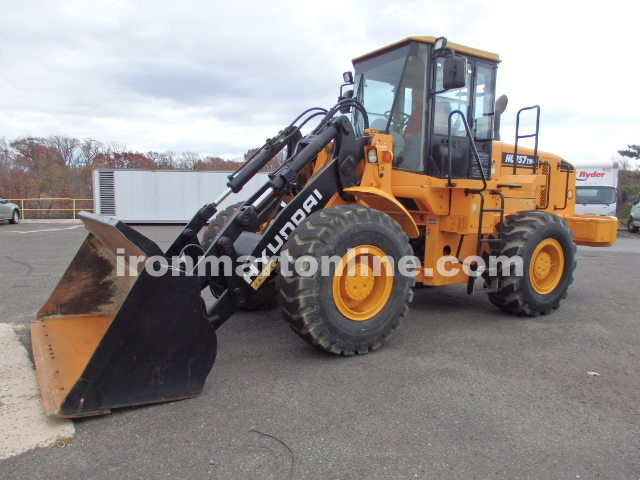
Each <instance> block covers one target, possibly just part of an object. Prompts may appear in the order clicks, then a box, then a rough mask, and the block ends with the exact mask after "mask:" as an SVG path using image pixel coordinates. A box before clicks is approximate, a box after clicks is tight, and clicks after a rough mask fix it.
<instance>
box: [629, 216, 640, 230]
mask: <svg viewBox="0 0 640 480" xmlns="http://www.w3.org/2000/svg"><path fill="white" fill-rule="evenodd" d="M627 229H628V230H629V232H631V233H638V230H640V227H636V226H634V225H633V217H629V222H628V223H627Z"/></svg>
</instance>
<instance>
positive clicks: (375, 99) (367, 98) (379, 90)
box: [354, 45, 409, 133]
mask: <svg viewBox="0 0 640 480" xmlns="http://www.w3.org/2000/svg"><path fill="white" fill-rule="evenodd" d="M408 49H409V45H407V46H405V47H403V48H398V49H396V50H391V51H390V52H387V53H383V54H382V55H377V56H375V57H373V58H368V59H366V60H363V61H362V62H358V63H357V64H356V76H357V80H358V86H357V90H356V92H357V94H356V99H357V100H358V101H359V102H360V103H362V104H363V105H364V108H365V110H366V111H367V114H368V115H369V127H370V128H375V129H377V130H380V131H382V132H383V133H388V131H389V123H390V121H391V109H392V107H393V100H394V98H395V94H396V92H397V91H398V85H399V84H400V78H401V77H402V70H403V69H404V64H405V60H406V58H407V51H408ZM354 123H355V126H356V127H357V130H358V131H359V132H362V117H361V116H360V114H359V113H357V111H356V113H355V115H354Z"/></svg>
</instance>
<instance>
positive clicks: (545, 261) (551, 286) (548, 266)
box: [489, 212, 576, 317]
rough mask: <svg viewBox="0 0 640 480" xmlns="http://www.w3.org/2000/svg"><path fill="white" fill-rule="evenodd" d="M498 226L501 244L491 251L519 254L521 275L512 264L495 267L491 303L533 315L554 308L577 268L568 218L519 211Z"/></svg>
mask: <svg viewBox="0 0 640 480" xmlns="http://www.w3.org/2000/svg"><path fill="white" fill-rule="evenodd" d="M498 230H499V231H500V237H501V239H502V241H503V242H502V247H498V248H496V249H494V250H493V251H492V252H491V253H492V255H494V256H500V255H505V256H507V257H510V258H511V257H514V256H520V257H521V258H522V261H523V265H522V266H523V269H522V273H523V275H522V276H516V275H515V273H516V266H515V265H510V267H509V272H502V271H498V272H497V276H498V285H499V290H498V291H497V292H494V293H490V294H489V300H490V301H491V303H493V304H494V305H495V306H497V307H498V308H500V309H501V310H503V311H505V312H508V313H512V314H516V315H529V316H532V317H535V316H537V315H547V314H548V313H550V312H552V311H553V310H556V309H557V308H558V307H559V306H560V302H561V301H562V300H563V299H564V298H566V297H567V294H568V290H569V285H571V283H572V282H573V272H574V270H575V268H576V244H575V243H574V242H573V232H572V231H571V230H570V229H569V226H568V225H567V222H565V220H564V219H563V218H561V217H559V216H557V215H554V214H551V213H547V212H522V213H518V214H515V215H509V216H508V217H507V218H506V222H505V224H502V225H499V226H498ZM507 273H508V275H507ZM491 280H493V281H494V282H495V280H496V279H495V278H493V279H491Z"/></svg>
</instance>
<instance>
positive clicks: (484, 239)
mask: <svg viewBox="0 0 640 480" xmlns="http://www.w3.org/2000/svg"><path fill="white" fill-rule="evenodd" d="M480 241H481V242H484V243H500V242H501V241H502V240H500V239H499V238H481V239H480Z"/></svg>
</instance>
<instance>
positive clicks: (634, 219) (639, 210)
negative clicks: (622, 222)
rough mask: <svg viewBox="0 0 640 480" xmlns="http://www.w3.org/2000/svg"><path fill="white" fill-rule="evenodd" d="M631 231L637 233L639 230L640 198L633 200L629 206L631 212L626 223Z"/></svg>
mask: <svg viewBox="0 0 640 480" xmlns="http://www.w3.org/2000/svg"><path fill="white" fill-rule="evenodd" d="M627 227H628V228H629V231H630V232H631V233H638V231H640V198H639V199H638V200H636V201H635V203H634V204H633V206H632V207H631V214H630V215H629V223H628V224H627Z"/></svg>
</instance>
